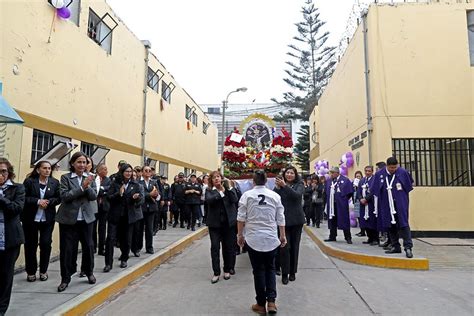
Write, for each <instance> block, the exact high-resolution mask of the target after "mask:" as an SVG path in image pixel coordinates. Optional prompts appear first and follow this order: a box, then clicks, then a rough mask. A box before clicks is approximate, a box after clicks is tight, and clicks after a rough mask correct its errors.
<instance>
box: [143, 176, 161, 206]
mask: <svg viewBox="0 0 474 316" xmlns="http://www.w3.org/2000/svg"><path fill="white" fill-rule="evenodd" d="M140 184H141V185H142V186H143V190H144V192H145V201H144V203H143V204H142V210H143V212H144V213H148V212H157V211H158V202H157V201H156V200H155V199H154V198H152V197H151V195H150V193H151V191H153V187H156V189H157V190H158V192H160V191H159V190H160V188H159V187H158V183H157V182H156V180H153V179H150V181H148V186H147V185H146V182H145V180H140ZM160 194H161V193H160Z"/></svg>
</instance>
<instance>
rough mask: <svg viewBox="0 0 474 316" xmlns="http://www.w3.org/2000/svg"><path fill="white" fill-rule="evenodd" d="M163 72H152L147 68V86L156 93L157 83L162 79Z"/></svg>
mask: <svg viewBox="0 0 474 316" xmlns="http://www.w3.org/2000/svg"><path fill="white" fill-rule="evenodd" d="M163 75H164V74H163V72H162V71H161V70H159V69H158V70H157V71H153V69H151V68H150V67H148V75H147V78H148V86H149V87H150V88H151V89H152V90H154V91H156V92H157V93H158V92H159V90H158V83H159V81H160V79H161V78H162V77H163Z"/></svg>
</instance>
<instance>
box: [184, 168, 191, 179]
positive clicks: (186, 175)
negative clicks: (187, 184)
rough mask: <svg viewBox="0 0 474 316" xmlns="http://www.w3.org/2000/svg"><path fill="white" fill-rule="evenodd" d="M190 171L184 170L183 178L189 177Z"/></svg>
mask: <svg viewBox="0 0 474 316" xmlns="http://www.w3.org/2000/svg"><path fill="white" fill-rule="evenodd" d="M190 171H191V170H190V169H189V168H184V176H185V177H188V176H189V175H190V173H189V172H190Z"/></svg>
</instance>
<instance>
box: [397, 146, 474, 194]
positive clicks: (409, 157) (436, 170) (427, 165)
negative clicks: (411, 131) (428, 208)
mask: <svg viewBox="0 0 474 316" xmlns="http://www.w3.org/2000/svg"><path fill="white" fill-rule="evenodd" d="M392 142H393V154H394V156H395V157H396V158H397V159H398V160H399V162H400V166H402V167H403V168H405V169H407V170H408V171H409V172H410V173H411V174H412V177H413V179H414V181H415V185H417V186H474V174H473V170H474V165H473V164H474V162H473V159H474V157H473V153H474V150H473V146H474V138H427V139H393V141H392Z"/></svg>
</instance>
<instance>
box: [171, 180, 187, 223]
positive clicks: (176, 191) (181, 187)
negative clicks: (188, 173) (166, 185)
mask: <svg viewBox="0 0 474 316" xmlns="http://www.w3.org/2000/svg"><path fill="white" fill-rule="evenodd" d="M185 187H186V182H185V181H184V173H182V172H180V173H179V174H178V181H176V182H175V183H173V184H172V185H171V195H172V196H173V204H174V211H175V213H174V224H173V227H176V226H177V225H178V217H179V222H180V225H179V227H181V228H184V222H185V220H187V216H186V207H185V202H186V197H185V195H184V191H185Z"/></svg>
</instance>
